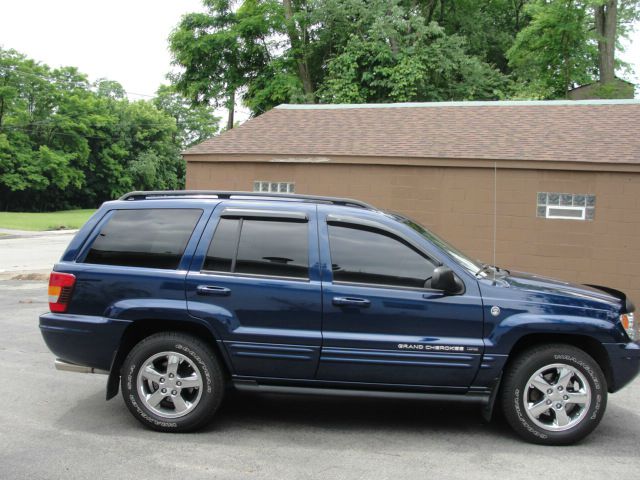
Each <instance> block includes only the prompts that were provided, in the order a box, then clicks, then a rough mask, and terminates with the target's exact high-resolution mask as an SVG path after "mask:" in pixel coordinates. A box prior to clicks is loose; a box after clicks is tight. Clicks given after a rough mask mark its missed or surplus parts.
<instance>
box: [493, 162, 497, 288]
mask: <svg viewBox="0 0 640 480" xmlns="http://www.w3.org/2000/svg"><path fill="white" fill-rule="evenodd" d="M497 229H498V162H496V161H494V162H493V283H496V269H497V268H498V267H497V266H496V232H497Z"/></svg>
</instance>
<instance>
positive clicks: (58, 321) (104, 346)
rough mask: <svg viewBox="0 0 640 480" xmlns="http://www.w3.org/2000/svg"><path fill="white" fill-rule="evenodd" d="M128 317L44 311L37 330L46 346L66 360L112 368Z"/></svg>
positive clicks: (82, 364) (101, 367)
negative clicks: (115, 317) (122, 318)
mask: <svg viewBox="0 0 640 480" xmlns="http://www.w3.org/2000/svg"><path fill="white" fill-rule="evenodd" d="M129 324H130V322H129V321H123V320H112V319H109V318H104V317H94V316H88V315H69V314H61V313H45V314H44V315H41V316H40V331H41V333H42V337H43V338H44V341H45V343H46V344H47V347H49V350H51V351H52V352H53V354H54V355H55V356H56V357H58V358H59V359H61V360H63V361H64V362H66V363H72V364H75V365H76V366H87V367H91V368H93V369H99V370H106V371H108V370H109V369H110V368H111V362H112V360H113V356H114V354H115V352H116V351H117V349H118V346H119V345H120V339H121V338H122V334H123V332H124V330H125V329H126V328H127V326H128V325H129Z"/></svg>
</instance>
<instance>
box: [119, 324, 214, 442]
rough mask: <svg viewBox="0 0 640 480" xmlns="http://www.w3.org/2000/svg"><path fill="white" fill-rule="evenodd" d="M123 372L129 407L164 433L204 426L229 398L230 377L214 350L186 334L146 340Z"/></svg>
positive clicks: (126, 362)
mask: <svg viewBox="0 0 640 480" xmlns="http://www.w3.org/2000/svg"><path fill="white" fill-rule="evenodd" d="M121 373H122V375H121V385H122V396H123V397H124V401H125V404H126V405H127V407H128V408H129V411H130V412H131V413H132V414H133V416H134V417H135V418H136V419H138V421H140V422H141V423H142V424H143V425H145V426H146V427H149V428H151V429H153V430H158V431H161V432H190V431H194V430H197V429H199V428H201V427H203V426H204V425H206V424H207V423H209V421H210V420H211V419H212V418H213V416H214V414H215V413H216V410H217V409H218V407H219V406H220V403H221V402H222V398H223V396H224V386H225V382H224V376H223V372H222V368H221V367H220V363H219V361H218V359H217V357H216V354H215V353H214V351H213V349H212V348H211V347H210V346H208V345H207V344H205V343H203V342H202V341H200V340H198V339H197V338H196V337H193V336H192V335H188V334H184V333H179V332H162V333H156V334H154V335H151V336H149V337H147V338H145V339H144V340H142V341H141V342H140V343H138V344H137V345H136V346H135V347H133V349H132V350H131V352H129V355H127V358H126V359H125V361H124V363H123V365H122V372H121ZM163 389H164V390H163Z"/></svg>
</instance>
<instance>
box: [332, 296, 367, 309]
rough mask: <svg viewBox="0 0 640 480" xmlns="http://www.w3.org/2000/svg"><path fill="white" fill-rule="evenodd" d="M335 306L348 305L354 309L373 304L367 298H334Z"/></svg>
mask: <svg viewBox="0 0 640 480" xmlns="http://www.w3.org/2000/svg"><path fill="white" fill-rule="evenodd" d="M333 304H334V305H348V306H352V307H368V306H369V305H371V302H370V301H369V300H367V299H366V298H355V297H333Z"/></svg>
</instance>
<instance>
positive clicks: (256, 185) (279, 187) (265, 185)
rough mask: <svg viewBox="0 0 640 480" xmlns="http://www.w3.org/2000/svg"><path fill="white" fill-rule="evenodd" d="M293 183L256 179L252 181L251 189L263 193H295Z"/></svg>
mask: <svg viewBox="0 0 640 480" xmlns="http://www.w3.org/2000/svg"><path fill="white" fill-rule="evenodd" d="M295 185H296V184H295V183H293V182H269V181H265V180H256V181H254V182H253V191H254V192H265V193H295Z"/></svg>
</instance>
